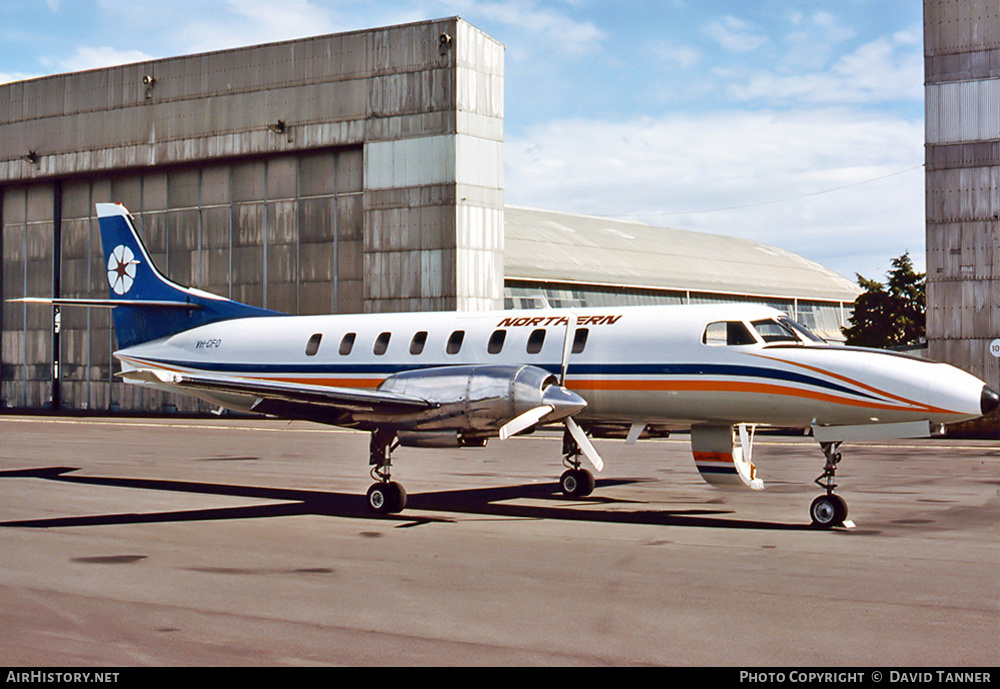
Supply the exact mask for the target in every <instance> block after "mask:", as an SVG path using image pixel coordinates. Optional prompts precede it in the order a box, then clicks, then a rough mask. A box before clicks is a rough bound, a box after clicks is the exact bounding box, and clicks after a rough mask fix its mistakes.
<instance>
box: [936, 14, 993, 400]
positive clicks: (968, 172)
mask: <svg viewBox="0 0 1000 689" xmlns="http://www.w3.org/2000/svg"><path fill="white" fill-rule="evenodd" d="M924 54H925V60H924V65H925V77H926V127H927V148H926V162H927V167H926V194H927V299H928V309H927V338H928V355H929V356H930V357H932V358H934V359H939V360H943V361H948V362H949V363H952V364H955V365H957V366H959V367H961V368H963V369H965V370H967V371H969V372H971V373H973V374H975V375H977V376H979V377H980V378H982V379H984V380H985V381H986V382H987V383H988V384H989V385H991V386H992V387H994V388H998V387H1000V359H997V358H996V357H993V356H991V355H990V352H989V344H990V341H992V340H994V339H997V338H1000V308H998V305H1000V192H998V190H1000V0H980V1H977V2H967V1H965V0H924Z"/></svg>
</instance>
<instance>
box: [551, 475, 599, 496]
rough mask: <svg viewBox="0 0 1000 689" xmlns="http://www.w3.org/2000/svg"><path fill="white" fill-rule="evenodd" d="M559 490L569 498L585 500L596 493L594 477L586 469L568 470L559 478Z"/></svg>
mask: <svg viewBox="0 0 1000 689" xmlns="http://www.w3.org/2000/svg"><path fill="white" fill-rule="evenodd" d="M559 488H560V489H562V492H563V494H564V495H565V496H566V497H568V498H585V497H587V496H588V495H590V494H591V493H593V492H594V475H593V474H591V473H590V472H589V471H587V470H586V469H568V470H567V471H565V472H563V475H562V476H561V477H559Z"/></svg>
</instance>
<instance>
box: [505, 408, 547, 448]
mask: <svg viewBox="0 0 1000 689" xmlns="http://www.w3.org/2000/svg"><path fill="white" fill-rule="evenodd" d="M552 409H553V408H552V406H550V405H548V404H545V405H542V406H541V407H535V408H533V409H529V410H528V411H526V412H524V413H523V414H521V415H519V416H515V417H514V418H513V419H511V420H510V421H508V422H507V423H505V424H504V425H503V426H501V427H500V440H506V439H507V438H509V437H511V436H512V435H517V434H518V433H520V432H521V431H524V430H527V429H529V428H531V427H532V426H534V425H535V424H536V423H538V422H539V421H541V420H542V418H543V417H544V416H545V415H546V414H549V413H550V412H551V411H552Z"/></svg>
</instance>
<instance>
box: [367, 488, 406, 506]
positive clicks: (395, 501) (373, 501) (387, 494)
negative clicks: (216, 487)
mask: <svg viewBox="0 0 1000 689" xmlns="http://www.w3.org/2000/svg"><path fill="white" fill-rule="evenodd" d="M405 507H406V490H405V489H404V488H403V486H402V485H400V484H398V483H396V482H395V481H391V482H384V481H383V482H379V483H373V484H372V486H371V488H369V489H368V509H369V510H371V511H372V512H374V513H375V514H395V513H396V512H402V511H403V509H404V508H405Z"/></svg>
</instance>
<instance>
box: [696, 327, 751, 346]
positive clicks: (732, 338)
mask: <svg viewBox="0 0 1000 689" xmlns="http://www.w3.org/2000/svg"><path fill="white" fill-rule="evenodd" d="M701 342H702V344H706V345H708V346H709V347H732V346H736V345H752V344H757V340H756V338H755V337H754V336H753V335H752V334H751V332H750V329H749V328H747V326H746V323H744V322H743V321H718V322H716V323H709V324H708V325H707V326H706V327H705V332H704V333H702V336H701Z"/></svg>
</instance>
